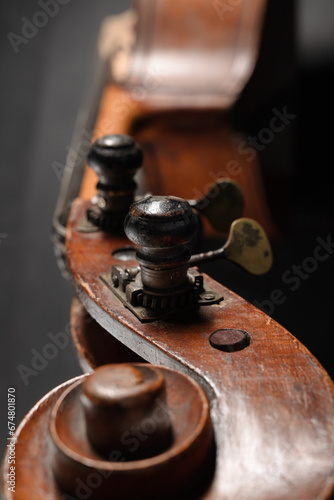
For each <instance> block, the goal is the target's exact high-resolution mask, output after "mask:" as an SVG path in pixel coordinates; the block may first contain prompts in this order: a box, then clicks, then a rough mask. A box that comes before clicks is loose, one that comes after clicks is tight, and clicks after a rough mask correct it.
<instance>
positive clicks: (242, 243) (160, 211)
mask: <svg viewBox="0 0 334 500" xmlns="http://www.w3.org/2000/svg"><path fill="white" fill-rule="evenodd" d="M197 231H198V217H197V215H196V213H195V212H194V210H193V209H192V208H191V206H190V204H189V203H188V202H187V201H185V200H182V199H180V198H176V197H173V196H167V197H166V196H148V197H146V198H143V199H141V200H140V201H137V202H136V203H133V204H132V205H131V207H130V211H129V213H128V215H127V216H126V219H125V233H126V235H127V236H128V238H129V240H130V241H131V242H132V243H134V244H135V245H137V246H138V251H137V261H138V263H139V265H138V266H136V267H130V268H126V267H122V266H119V265H116V266H113V267H112V271H111V276H110V275H109V276H103V277H102V279H103V280H104V281H105V283H106V284H107V285H108V286H109V287H110V288H111V290H112V291H113V292H114V293H115V295H117V297H118V298H119V299H120V300H121V301H122V302H123V303H124V305H125V306H126V307H128V308H129V309H130V310H131V311H132V312H133V313H134V314H135V315H136V316H137V317H138V318H139V319H140V320H141V321H143V322H144V321H145V322H146V321H155V320H157V319H160V318H162V317H165V316H166V315H170V314H173V315H175V314H176V313H177V312H179V311H184V310H185V309H198V308H199V307H200V306H202V305H212V304H217V303H219V302H220V301H221V300H223V297H222V296H221V295H219V294H217V293H216V292H215V291H214V290H212V289H211V288H209V287H208V285H207V284H206V283H205V282H204V277H203V275H202V274H200V273H199V271H198V269H197V267H196V266H198V265H200V264H202V263H205V262H208V261H212V260H215V259H219V258H222V259H227V260H230V261H232V262H234V263H236V264H238V265H239V266H241V267H243V268H244V269H245V270H246V271H248V272H250V273H252V274H263V273H265V272H267V271H268V270H269V269H270V267H271V265H272V252H271V247H270V243H269V241H268V238H267V236H266V234H265V232H264V230H263V229H262V227H261V226H260V225H259V224H258V223H257V222H256V221H254V220H252V219H247V218H242V219H238V220H236V221H234V222H233V223H232V225H231V228H230V233H229V237H228V239H227V242H226V243H225V245H224V246H223V247H221V248H219V249H218V250H213V251H210V252H207V253H200V254H196V255H193V256H191V254H190V250H189V246H191V241H192V240H193V239H194V238H195V236H196V233H197Z"/></svg>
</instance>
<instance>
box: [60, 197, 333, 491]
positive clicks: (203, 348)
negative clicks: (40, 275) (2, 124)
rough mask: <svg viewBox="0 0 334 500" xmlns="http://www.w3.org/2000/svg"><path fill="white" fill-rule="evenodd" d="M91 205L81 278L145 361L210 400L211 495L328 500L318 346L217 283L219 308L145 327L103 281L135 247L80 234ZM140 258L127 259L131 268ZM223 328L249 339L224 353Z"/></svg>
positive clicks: (328, 418)
mask: <svg viewBox="0 0 334 500" xmlns="http://www.w3.org/2000/svg"><path fill="white" fill-rule="evenodd" d="M86 208H87V203H86V202H83V201H80V200H77V201H76V202H75V203H74V205H73V208H72V212H71V216H70V220H69V225H68V237H67V243H66V244H67V254H68V262H69V266H70V269H71V273H72V275H73V283H74V286H75V288H76V291H77V294H78V297H79V298H80V300H81V301H82V303H83V305H84V307H85V308H86V309H87V311H88V312H89V313H90V314H91V316H92V317H93V318H95V319H96V321H97V322H98V323H99V324H100V325H101V326H102V327H103V328H105V329H106V330H107V331H108V332H110V333H111V334H112V335H113V336H115V337H116V338H117V339H119V340H120V341H121V342H122V343H124V344H125V345H126V346H127V347H129V348H130V349H132V350H134V351H135V352H136V353H137V354H138V355H140V356H141V357H143V358H144V359H145V360H147V361H149V362H152V363H154V364H162V365H166V366H169V367H172V368H176V369H179V370H182V371H184V372H186V373H188V374H190V375H191V376H192V377H193V378H194V379H196V380H197V381H198V382H199V383H200V384H201V385H202V387H203V388H204V389H205V390H206V392H207V395H208V397H209V398H210V401H211V415H212V420H213V424H214V429H215V439H216V445H217V461H216V466H215V475H214V479H213V482H212V484H211V486H210V488H209V490H208V491H207V493H206V495H205V496H203V498H205V499H206V500H209V499H210V500H213V499H215V500H216V499H224V500H230V499H231V500H232V499H233V500H235V499H241V498H247V499H248V500H252V499H254V500H255V499H256V500H268V498H270V499H271V500H287V499H289V500H291V499H292V498H293V499H303V500H311V499H312V500H316V499H328V498H330V496H331V494H332V493H333V485H334V419H333V416H334V399H333V394H334V389H333V383H332V381H331V380H330V379H329V377H328V375H327V374H326V373H325V371H324V370H323V368H322V367H321V366H320V365H319V363H318V362H317V360H316V359H315V358H314V357H313V356H312V355H311V354H310V352H309V351H308V350H307V349H306V348H305V347H304V346H303V345H302V344H301V343H300V342H298V341H297V340H296V339H295V338H294V337H293V336H292V335H291V334H290V333H289V332H287V331H286V330H285V329H284V328H283V327H282V326H280V325H279V324H277V323H276V322H275V321H273V320H272V319H271V318H270V317H268V316H267V315H266V314H264V313H263V312H262V311H260V310H258V309H256V308H255V307H254V306H252V305H251V304H249V303H248V302H246V301H245V300H243V299H241V298H240V297H238V296H236V295H235V294H234V293H232V292H231V291H229V290H228V289H226V288H225V287H223V286H222V285H220V284H218V283H216V282H214V281H213V280H211V279H210V278H209V277H206V278H205V279H206V280H207V281H208V283H209V284H210V286H211V287H212V288H213V289H214V290H216V291H217V292H219V293H221V294H222V295H223V296H224V300H223V302H221V304H219V305H214V306H210V307H202V308H201V309H200V310H199V311H198V312H197V313H194V314H192V315H190V316H188V317H187V320H186V321H185V320H184V319H182V318H180V319H178V320H175V321H170V322H164V321H157V322H154V323H149V324H142V323H140V322H139V321H138V320H137V319H136V318H135V316H133V315H132V313H131V312H130V311H129V310H127V309H126V308H125V307H124V306H123V305H122V304H121V303H120V302H119V301H118V299H117V298H116V297H115V295H114V294H113V293H112V292H111V291H110V290H109V288H108V287H107V286H106V285H105V284H104V283H103V282H102V280H101V279H100V276H101V275H102V274H105V273H108V272H110V270H111V266H112V265H114V264H120V262H119V261H116V259H114V258H113V257H112V256H111V252H112V251H113V250H114V249H115V248H119V247H121V246H123V245H124V244H126V243H127V240H125V239H122V238H112V237H111V236H108V235H106V234H103V233H101V232H96V233H90V234H88V233H80V232H78V231H77V225H78V222H79V221H80V220H81V219H82V217H83V216H84V214H85V210H86ZM132 264H133V262H131V261H130V262H128V265H132ZM219 329H241V330H244V331H246V332H247V333H248V334H249V336H250V345H249V346H248V347H246V348H245V349H243V350H241V351H238V352H222V351H219V350H217V349H214V348H213V347H212V346H211V345H210V342H209V337H210V335H211V334H212V333H213V332H214V331H216V330H219Z"/></svg>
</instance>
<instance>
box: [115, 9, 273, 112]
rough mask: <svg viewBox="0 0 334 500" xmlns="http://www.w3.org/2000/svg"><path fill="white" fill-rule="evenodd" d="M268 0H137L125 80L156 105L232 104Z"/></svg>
mask: <svg viewBox="0 0 334 500" xmlns="http://www.w3.org/2000/svg"><path fill="white" fill-rule="evenodd" d="M265 7H266V0H241V1H237V2H235V1H232V2H231V1H230V2H221V1H217V0H215V1H212V2H209V3H208V2H207V0H182V1H181V2H180V1H179V0H155V1H154V2H152V1H151V0H135V1H134V2H133V9H134V11H135V12H136V13H137V15H138V23H137V26H136V42H135V44H134V49H133V52H132V54H131V56H130V60H129V69H128V75H127V76H126V77H125V81H124V83H123V85H124V87H125V88H126V89H127V91H128V92H129V93H131V94H133V95H134V96H135V98H137V99H138V100H140V101H141V102H145V104H146V105H147V106H150V107H152V108H157V107H158V108H175V106H177V107H178V108H187V107H191V108H203V107H219V108H224V109H227V108H230V107H231V105H232V104H233V103H234V102H235V100H236V98H237V97H238V95H239V93H240V92H241V90H242V89H243V88H244V86H245V84H246V82H247V80H248V79H249V78H250V75H251V73H252V71H253V68H254V65H255V62H256V59H257V53H258V46H259V41H260V38H261V32H262V23H263V17H264V11H265Z"/></svg>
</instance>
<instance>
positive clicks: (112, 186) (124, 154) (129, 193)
mask: <svg viewBox="0 0 334 500" xmlns="http://www.w3.org/2000/svg"><path fill="white" fill-rule="evenodd" d="M87 160H88V164H89V166H90V167H91V168H92V169H93V170H94V172H95V173H96V174H97V176H98V179H99V181H98V183H97V186H96V189H97V193H96V195H95V196H94V197H93V199H92V202H91V206H90V207H89V208H88V210H87V219H88V220H89V221H90V222H91V223H93V224H94V225H96V226H97V227H99V228H101V229H104V230H107V231H115V230H117V231H121V230H122V229H123V224H124V218H125V216H126V214H127V212H128V209H129V206H130V205H131V204H132V203H133V200H134V192H135V189H136V187H137V185H136V182H135V181H134V175H135V173H136V172H137V170H138V168H139V167H140V166H141V164H142V161H143V152H142V149H141V147H140V146H139V145H138V144H137V143H136V142H135V141H134V140H133V139H132V137H130V136H128V135H107V136H104V137H100V138H99V139H97V141H95V142H94V144H93V145H92V147H91V150H90V152H89V154H88V159H87Z"/></svg>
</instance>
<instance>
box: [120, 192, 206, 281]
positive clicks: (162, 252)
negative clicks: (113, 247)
mask: <svg viewBox="0 0 334 500" xmlns="http://www.w3.org/2000/svg"><path fill="white" fill-rule="evenodd" d="M197 231H198V218H197V216H196V214H195V213H194V212H193V210H192V208H191V207H190V205H189V203H188V202H187V201H184V200H182V199H181V198H176V197H173V196H168V197H167V196H149V197H147V198H143V199H142V200H140V201H138V202H136V203H134V204H133V205H132V206H131V207H130V211H129V214H128V215H127V217H126V219H125V233H126V235H127V236H128V238H129V240H130V241H132V242H133V243H135V244H137V245H140V247H141V248H140V250H139V251H138V252H137V260H138V262H139V264H140V265H141V276H142V282H143V284H144V286H147V287H150V288H153V289H169V288H174V287H177V286H181V285H182V284H183V283H184V282H185V280H186V278H187V267H188V261H189V259H190V256H191V254H190V250H189V248H188V246H186V245H187V244H188V243H189V242H190V241H191V240H192V239H193V238H194V237H195V236H196V234H197Z"/></svg>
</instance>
